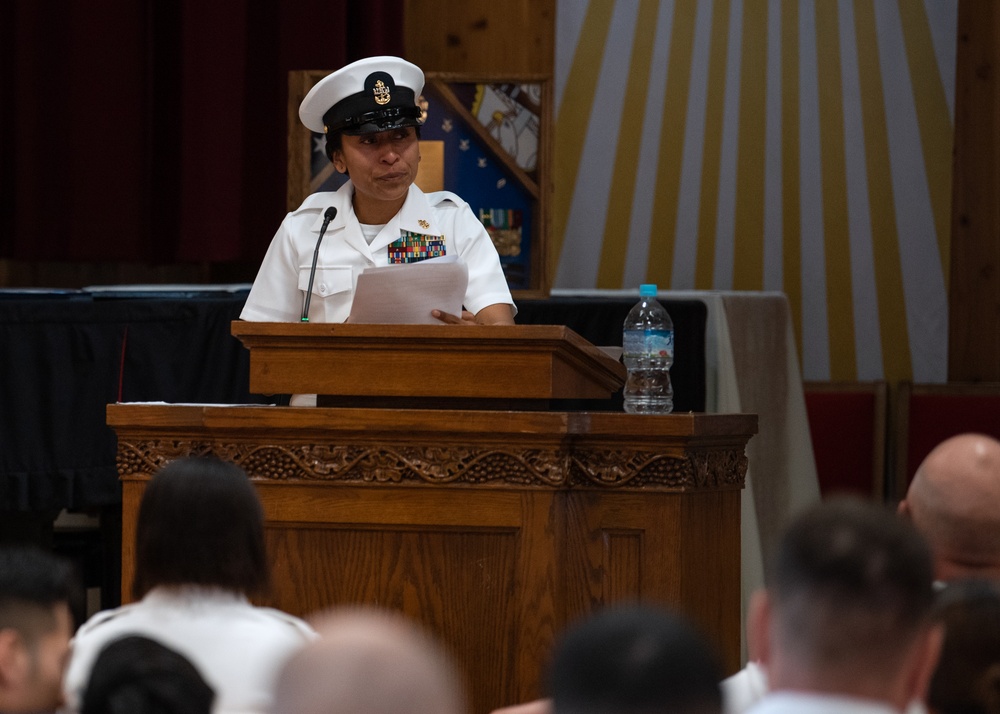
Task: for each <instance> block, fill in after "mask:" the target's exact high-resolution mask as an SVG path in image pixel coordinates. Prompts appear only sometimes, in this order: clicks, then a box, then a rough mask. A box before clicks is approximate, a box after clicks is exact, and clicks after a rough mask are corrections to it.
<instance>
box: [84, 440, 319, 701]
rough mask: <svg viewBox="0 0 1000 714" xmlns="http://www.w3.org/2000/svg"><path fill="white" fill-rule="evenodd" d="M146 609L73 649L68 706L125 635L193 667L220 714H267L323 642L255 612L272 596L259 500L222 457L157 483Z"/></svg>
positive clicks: (188, 461)
mask: <svg viewBox="0 0 1000 714" xmlns="http://www.w3.org/2000/svg"><path fill="white" fill-rule="evenodd" d="M135 563H136V567H135V582H134V584H133V592H134V595H135V597H136V598H141V599H139V600H138V602H135V603H132V604H129V605H125V606H123V607H120V608H117V609H115V610H110V611H107V612H103V613H98V614H97V615H95V616H94V617H92V618H91V619H90V620H89V621H88V622H87V623H86V624H85V625H83V627H81V628H80V631H79V632H78V633H77V636H76V638H75V640H74V642H73V652H72V657H71V659H70V664H69V669H68V671H67V674H66V684H65V689H66V697H67V701H68V702H69V704H70V706H71V710H73V711H76V710H78V709H79V706H80V702H81V697H82V695H83V692H84V690H85V689H86V686H87V682H88V679H89V677H90V672H91V668H92V666H93V663H94V660H95V658H96V657H97V655H98V653H99V652H100V651H101V650H102V649H103V648H104V647H105V646H106V645H107V644H108V643H109V642H111V641H112V640H116V639H118V638H120V637H122V636H124V635H143V636H146V637H149V638H151V639H154V640H157V641H159V642H160V643H162V644H164V645H165V646H167V647H170V648H171V649H174V650H176V651H177V652H179V653H180V654H182V655H183V656H185V657H186V658H188V659H189V660H190V661H191V662H192V664H194V666H195V667H197V669H198V671H199V672H201V674H202V676H203V677H204V678H205V680H206V681H207V682H208V684H209V686H211V687H212V689H213V690H215V692H216V696H217V699H216V704H215V709H214V711H216V712H267V711H269V710H270V707H271V697H272V690H273V685H274V679H275V677H276V676H277V672H278V669H279V668H280V667H281V665H282V664H283V662H284V660H285V659H286V658H287V657H289V656H290V655H291V654H292V653H293V652H294V651H295V650H297V649H298V648H300V647H301V646H303V645H304V644H306V643H307V642H309V641H310V640H311V639H312V638H313V637H314V636H315V633H314V632H313V630H312V628H310V627H309V626H308V625H307V624H306V623H305V622H303V621H301V620H299V619H298V618H295V617H292V616H291V615H287V614H285V613H282V612H279V611H277V610H273V609H270V608H263V607H255V606H254V605H252V604H251V603H250V602H249V600H248V597H249V596H253V595H261V594H263V593H264V592H265V591H266V590H267V586H268V582H269V571H268V566H267V559H266V556H265V549H264V516H263V510H262V508H261V504H260V500H259V499H258V497H257V494H256V492H255V491H254V489H253V486H252V485H251V483H250V481H249V479H248V478H247V476H246V474H245V473H244V471H243V470H242V469H241V468H239V467H238V466H236V465H234V464H230V463H226V462H224V461H220V460H218V459H214V458H185V459H179V460H177V461H174V462H171V463H170V464H168V465H167V466H165V467H164V468H163V469H161V470H160V471H159V472H158V473H157V474H156V475H155V476H153V478H152V479H151V480H150V482H149V485H148V486H147V488H146V492H145V494H144V495H143V497H142V503H141V504H140V506H139V516H138V522H137V525H136V542H135Z"/></svg>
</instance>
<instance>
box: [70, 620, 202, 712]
mask: <svg viewBox="0 0 1000 714" xmlns="http://www.w3.org/2000/svg"><path fill="white" fill-rule="evenodd" d="M214 699H215V692H213V691H212V688H211V687H209V686H208V684H206V683H205V680H204V679H202V677H201V674H199V672H198V670H197V669H195V668H194V665H193V664H191V662H190V661H188V659H187V658H186V657H184V656H183V655H181V654H179V653H178V652H175V651H174V650H172V649H170V648H169V647H164V646H163V645H161V644H160V643H159V642H156V641H155V640H151V639H149V638H148V637H140V636H137V635H131V636H127V637H123V638H121V639H119V640H114V641H113V642H111V643H110V644H109V645H107V646H106V647H105V648H104V649H103V650H101V653H100V654H99V655H98V656H97V660H96V661H95V662H94V666H93V668H92V669H91V672H90V682H89V683H88V684H87V691H86V693H85V694H84V695H83V706H82V707H81V712H82V714H211V711H212V702H213V700H214Z"/></svg>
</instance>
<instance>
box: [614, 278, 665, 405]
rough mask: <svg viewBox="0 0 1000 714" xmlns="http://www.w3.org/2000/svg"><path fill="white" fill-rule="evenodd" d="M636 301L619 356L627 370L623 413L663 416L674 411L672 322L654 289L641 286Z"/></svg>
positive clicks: (628, 320)
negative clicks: (671, 372)
mask: <svg viewBox="0 0 1000 714" xmlns="http://www.w3.org/2000/svg"><path fill="white" fill-rule="evenodd" d="M639 296H640V297H639V302H637V303H636V304H635V307H633V308H632V309H631V311H629V314H628V317H626V318H625V327H624V330H623V332H622V357H623V359H624V362H625V367H627V368H628V379H627V380H626V382H625V389H624V390H623V391H624V397H625V411H626V412H628V413H629V414H667V413H669V412H670V411H671V410H672V409H673V408H674V389H673V387H672V386H671V384H670V366H671V365H672V364H673V363H674V323H673V320H671V319H670V315H668V314H667V311H666V310H665V309H664V307H663V305H661V304H660V303H659V302H657V301H656V286H655V285H641V286H640V287H639Z"/></svg>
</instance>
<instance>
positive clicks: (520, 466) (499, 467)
mask: <svg viewBox="0 0 1000 714" xmlns="http://www.w3.org/2000/svg"><path fill="white" fill-rule="evenodd" d="M205 455H213V456H216V457H218V458H221V459H224V460H227V461H232V462H234V463H236V464H238V465H240V466H241V467H242V468H243V469H244V470H245V471H246V472H247V473H248V474H249V475H250V476H251V477H252V478H255V479H260V480H266V481H285V480H290V479H299V480H314V481H338V482H344V483H407V482H408V483H426V484H455V483H458V484H492V485H516V486H555V487H563V486H600V487H604V488H628V489H637V488H669V489H699V488H740V487H742V486H743V481H744V478H745V476H746V470H747V458H746V456H745V454H743V452H742V451H741V450H738V449H728V450H698V449H692V450H691V452H690V453H689V455H688V456H687V457H686V458H675V457H671V456H664V455H662V454H656V453H655V452H643V451H636V450H634V449H586V448H579V447H578V448H576V449H574V450H573V451H572V452H571V451H568V450H565V449H500V448H468V447H461V446H426V447H416V446H406V447H395V448H393V447H386V446H350V445H344V446H336V445H317V444H280V445H278V444H269V445H259V444H248V443H219V442H214V441H213V442H203V441H187V440H169V439H151V440H146V441H125V440H119V443H118V455H117V462H118V473H119V475H120V476H123V477H125V476H132V475H144V474H145V475H148V474H152V473H154V472H155V471H157V470H158V469H159V468H160V467H162V466H163V465H164V464H166V463H167V462H169V461H172V460H174V459H176V458H180V457H183V456H205Z"/></svg>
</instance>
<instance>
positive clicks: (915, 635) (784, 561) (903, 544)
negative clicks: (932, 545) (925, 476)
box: [749, 499, 941, 710]
mask: <svg viewBox="0 0 1000 714" xmlns="http://www.w3.org/2000/svg"><path fill="white" fill-rule="evenodd" d="M770 566H771V567H770V571H769V573H768V580H767V582H768V587H767V591H766V592H764V593H758V594H756V595H755V596H754V599H753V601H752V603H751V608H750V615H749V627H750V645H751V649H752V650H754V649H755V650H756V651H752V652H751V655H752V656H754V657H755V658H756V659H759V660H761V661H762V662H763V664H764V665H765V666H766V667H767V671H768V678H769V680H770V687H771V689H772V691H778V690H783V689H794V690H800V691H812V692H817V693H828V694H841V695H847V696H855V697H861V698H867V699H875V700H881V701H884V702H887V703H889V704H890V705H891V706H895V707H896V708H897V709H900V710H902V708H903V707H905V706H906V705H907V703H908V702H910V701H911V700H913V699H917V698H922V697H923V694H924V693H925V691H926V686H927V683H928V680H929V677H930V673H931V671H932V670H933V667H934V664H935V662H936V658H937V654H938V650H939V647H940V640H941V628H940V627H938V626H935V625H934V624H933V620H932V617H931V608H932V605H933V587H932V586H933V573H932V568H931V557H930V552H929V550H928V548H927V546H926V544H925V542H924V540H923V539H922V538H921V537H920V535H919V534H918V533H917V532H916V531H915V530H914V529H913V527H912V526H911V525H910V524H909V523H907V522H906V521H905V520H903V519H899V518H895V517H894V516H893V515H892V514H890V513H888V512H887V511H885V510H884V509H882V508H880V507H879V506H876V505H875V504H871V503H866V502H863V501H860V500H854V499H837V500H832V501H827V502H825V503H823V504H820V505H818V506H816V507H813V508H811V509H809V510H808V511H806V512H805V513H803V514H802V515H800V516H799V517H798V518H797V519H796V520H795V521H794V522H793V523H792V524H791V525H790V527H789V528H788V529H787V530H786V531H785V532H784V534H783V536H782V538H781V540H780V542H779V545H778V549H777V553H776V554H775V557H774V559H773V561H772V562H771V564H770Z"/></svg>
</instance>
